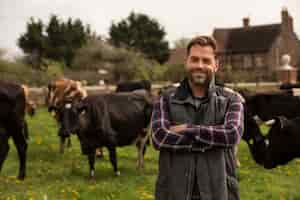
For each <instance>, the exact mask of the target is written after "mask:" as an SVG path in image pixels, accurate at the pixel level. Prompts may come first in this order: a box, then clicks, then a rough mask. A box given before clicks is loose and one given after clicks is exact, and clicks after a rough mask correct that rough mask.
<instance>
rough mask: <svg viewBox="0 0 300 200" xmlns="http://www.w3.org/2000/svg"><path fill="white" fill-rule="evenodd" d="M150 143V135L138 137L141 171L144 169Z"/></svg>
mask: <svg viewBox="0 0 300 200" xmlns="http://www.w3.org/2000/svg"><path fill="white" fill-rule="evenodd" d="M147 141H148V135H147V134H146V135H145V134H143V135H142V136H139V137H138V141H137V143H136V146H137V151H138V162H137V168H138V169H139V170H141V169H142V168H144V155H145V153H146V143H147Z"/></svg>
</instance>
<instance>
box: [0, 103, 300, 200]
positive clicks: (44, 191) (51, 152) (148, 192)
mask: <svg viewBox="0 0 300 200" xmlns="http://www.w3.org/2000/svg"><path fill="white" fill-rule="evenodd" d="M28 122H29V129H30V137H31V138H30V142H29V149H28V159H27V178H26V179H25V181H18V180H17V179H16V175H17V170H18V157H17V154H16V150H15V148H14V145H13V144H12V141H10V147H11V148H10V152H9V155H8V158H7V160H6V161H5V163H4V167H3V170H2V172H1V174H0V199H11V200H12V199H21V200H23V199H42V200H43V199H45V200H46V199H47V200H52V199H55V200H56V199H88V200H90V199H99V200H121V199H122V200H142V199H145V200H147V199H149V200H151V199H153V192H154V185H155V180H156V175H157V166H158V164H157V157H158V153H157V152H156V151H154V150H153V149H152V148H148V150H147V154H146V158H145V169H144V171H143V172H139V171H138V170H137V169H136V157H137V153H136V149H135V146H129V147H125V148H120V149H118V165H119V169H120V171H121V176H120V177H116V176H114V173H113V170H112V167H111V165H110V163H109V161H108V152H107V151H106V150H105V152H104V153H105V158H104V159H103V160H97V162H96V181H95V182H90V181H89V180H88V178H87V177H88V162H87V158H86V157H85V156H83V155H81V152H80V147H79V143H78V140H77V138H76V137H74V136H73V138H72V143H73V146H72V148H69V149H67V150H66V152H65V154H64V155H61V154H59V153H58V151H59V139H58V137H57V127H56V123H55V121H54V120H53V119H52V117H51V116H50V115H49V114H48V113H47V112H46V110H44V109H40V110H39V111H38V112H37V115H36V116H35V117H34V118H28ZM239 158H240V161H241V164H242V166H241V168H240V169H239V170H238V177H239V181H240V193H241V199H242V200H256V199H257V200H259V199H261V200H265V199H279V200H284V199H291V200H292V199H293V200H296V199H299V200H300V160H294V161H292V162H290V163H289V164H288V165H286V166H284V167H278V168H276V169H273V170H265V169H263V168H262V167H260V166H258V165H257V164H255V163H254V161H253V159H252V157H251V156H250V154H249V150H248V147H247V145H246V144H245V143H244V142H242V143H241V145H240V153H239Z"/></svg>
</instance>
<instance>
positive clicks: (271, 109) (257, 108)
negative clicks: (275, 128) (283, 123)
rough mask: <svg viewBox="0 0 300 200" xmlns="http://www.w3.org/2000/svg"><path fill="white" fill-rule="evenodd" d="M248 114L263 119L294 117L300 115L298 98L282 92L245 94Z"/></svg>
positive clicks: (299, 100)
mask: <svg viewBox="0 0 300 200" xmlns="http://www.w3.org/2000/svg"><path fill="white" fill-rule="evenodd" d="M245 99H246V107H247V110H248V114H249V115H251V116H255V115H257V116H258V117H259V118H260V119H262V120H263V121H268V120H271V119H273V117H274V116H285V117H287V118H289V119H290V118H295V117H297V116H300V98H299V97H297V96H292V95H289V94H284V93H269V94H268V93H262V94H255V95H251V96H245Z"/></svg>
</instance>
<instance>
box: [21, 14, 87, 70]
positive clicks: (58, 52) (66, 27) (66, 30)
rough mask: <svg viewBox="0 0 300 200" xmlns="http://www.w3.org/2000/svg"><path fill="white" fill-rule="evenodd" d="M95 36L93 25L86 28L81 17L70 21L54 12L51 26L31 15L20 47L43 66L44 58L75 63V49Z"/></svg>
mask: <svg viewBox="0 0 300 200" xmlns="http://www.w3.org/2000/svg"><path fill="white" fill-rule="evenodd" d="M90 37H91V30H90V27H89V26H87V27H85V26H84V25H83V23H82V22H81V20H80V19H76V20H74V21H73V20H72V19H71V18H69V19H68V20H67V22H63V21H61V20H60V19H59V18H58V16H56V15H52V16H51V17H50V21H49V23H48V25H47V26H45V25H44V24H43V23H42V21H41V20H40V19H39V20H38V21H35V20H34V19H33V18H30V21H29V22H28V23H27V29H26V32H25V33H24V34H23V35H21V36H20V38H19V39H18V45H19V47H20V48H21V49H22V50H23V51H24V52H25V53H26V54H28V55H29V60H30V61H31V60H33V61H35V62H30V63H31V64H32V65H33V66H35V67H36V68H39V69H41V66H42V63H43V58H47V59H50V60H54V61H57V62H63V63H65V64H66V65H67V66H69V67H70V66H71V63H72V60H73V58H74V55H75V51H76V50H77V49H79V48H81V47H82V46H83V45H85V44H86V42H87V40H88V39H89V38H90Z"/></svg>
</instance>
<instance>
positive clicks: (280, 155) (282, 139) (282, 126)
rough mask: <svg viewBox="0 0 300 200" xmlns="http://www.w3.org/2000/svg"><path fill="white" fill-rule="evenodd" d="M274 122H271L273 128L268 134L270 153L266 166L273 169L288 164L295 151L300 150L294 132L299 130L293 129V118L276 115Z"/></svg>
mask: <svg viewBox="0 0 300 200" xmlns="http://www.w3.org/2000/svg"><path fill="white" fill-rule="evenodd" d="M272 121H273V123H272V124H270V125H271V128H270V130H269V133H268V135H267V136H266V138H267V141H268V153H267V154H266V160H265V164H264V167H265V168H267V169H271V168H274V167H276V166H277V165H283V164H286V163H287V162H288V161H290V160H292V159H293V158H294V157H295V155H294V153H295V152H298V148H299V147H298V144H297V138H295V137H294V135H293V133H296V135H297V134H298V130H293V129H294V127H293V125H292V122H291V120H288V119H287V118H285V117H283V116H276V117H274V120H272Z"/></svg>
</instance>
